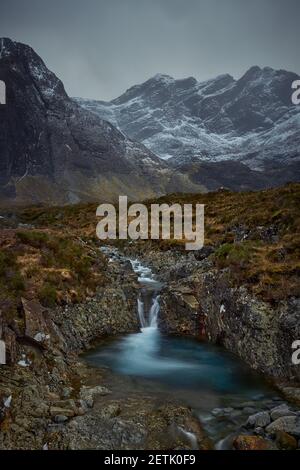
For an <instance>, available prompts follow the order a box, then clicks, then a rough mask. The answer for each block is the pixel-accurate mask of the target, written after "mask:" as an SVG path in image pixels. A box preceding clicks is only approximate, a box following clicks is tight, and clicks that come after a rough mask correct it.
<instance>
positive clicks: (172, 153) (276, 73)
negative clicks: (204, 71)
mask: <svg viewBox="0 0 300 470" xmlns="http://www.w3.org/2000/svg"><path fill="white" fill-rule="evenodd" d="M297 79H299V76H298V75H296V74H294V73H292V72H287V71H284V70H273V69H272V68H270V67H265V68H263V69H261V68H259V67H252V68H251V69H250V70H248V71H247V72H246V73H245V75H244V76H243V77H242V78H240V79H239V80H235V79H234V78H233V77H231V76H230V75H221V76H218V77H216V78H214V79H212V80H208V81H205V82H198V81H197V80H196V79H195V78H192V77H190V78H186V79H182V80H175V79H174V78H172V77H170V76H168V75H161V74H158V75H156V76H154V77H153V78H151V79H150V80H148V81H146V82H145V83H143V84H141V85H136V86H134V87H132V88H130V89H129V90H127V91H126V92H125V93H124V94H123V95H121V96H120V97H119V98H117V99H114V100H112V101H110V102H103V101H93V100H84V99H81V98H77V99H76V101H77V103H79V104H80V105H81V106H82V107H84V108H85V109H88V110H90V111H92V112H94V113H95V114H96V115H98V116H101V117H103V118H105V119H107V120H108V121H110V122H111V123H113V124H114V125H115V126H116V127H117V128H119V129H120V130H122V131H123V132H125V133H126V134H127V135H129V136H130V137H131V138H134V139H136V140H138V141H140V142H142V143H143V144H144V145H145V146H146V147H147V148H149V149H150V150H151V151H153V152H154V153H155V154H157V155H159V156H160V157H161V158H162V159H169V160H168V163H169V164H170V165H172V166H175V167H176V168H177V169H180V170H182V171H187V172H188V173H189V174H190V175H192V177H193V178H194V180H195V181H197V182H201V183H203V182H205V183H206V186H207V187H208V188H209V189H214V188H215V187H218V186H219V185H220V184H223V185H226V184H228V183H229V187H231V188H232V189H244V188H255V189H258V188H260V187H265V186H270V185H274V184H282V183H283V182H286V181H291V180H299V178H300V174H299V160H300V150H299V149H300V107H299V106H295V105H293V104H292V101H291V95H292V91H293V90H292V88H291V85H292V82H293V81H294V80H297ZM225 161H226V162H227V163H226V164H225V163H224V162H225ZM212 163H213V164H212ZM223 168H224V170H225V173H228V172H229V175H228V176H229V177H230V178H229V180H230V179H231V181H228V178H223V175H222V171H223ZM196 173H197V174H198V177H196V176H195V175H196Z"/></svg>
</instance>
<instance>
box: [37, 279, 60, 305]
mask: <svg viewBox="0 0 300 470" xmlns="http://www.w3.org/2000/svg"><path fill="white" fill-rule="evenodd" d="M38 297H39V300H40V302H41V304H42V305H44V307H49V308H51V307H54V306H55V304H56V288H55V287H54V286H53V285H51V284H49V283H46V284H44V286H43V287H42V288H41V289H40V291H39V293H38Z"/></svg>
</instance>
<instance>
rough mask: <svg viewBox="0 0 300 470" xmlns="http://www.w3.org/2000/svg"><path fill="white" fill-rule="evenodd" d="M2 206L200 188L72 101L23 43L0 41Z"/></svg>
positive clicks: (52, 202)
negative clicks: (4, 94)
mask: <svg viewBox="0 0 300 470" xmlns="http://www.w3.org/2000/svg"><path fill="white" fill-rule="evenodd" d="M0 80H3V81H4V82H5V84H6V88H7V100H6V101H7V102H6V104H5V105H1V106H0V201H1V203H8V202H9V203H16V204H18V203H22V204H31V203H47V204H67V203H75V202H79V201H100V200H108V201H110V200H115V199H116V198H117V196H118V195H119V194H126V195H128V196H129V197H130V198H132V199H135V198H137V199H138V198H141V197H152V196H155V195H158V194H165V193H168V192H172V191H174V190H182V191H189V190H193V189H195V190H196V189H197V188H198V190H199V186H197V185H194V184H193V183H191V182H190V181H189V180H188V178H187V177H186V176H185V175H182V174H181V173H180V171H177V170H174V169H170V168H169V167H168V166H167V165H166V163H165V162H163V161H162V160H161V159H159V158H158V157H157V156H155V155H154V154H153V153H152V152H151V151H150V150H148V149H147V148H146V147H145V146H144V145H143V144H141V143H137V142H135V141H134V140H132V139H130V138H128V137H127V136H126V135H124V134H123V133H122V132H120V131H119V130H117V129H116V128H115V127H114V126H113V125H111V124H110V123H108V122H106V121H105V120H103V119H101V118H100V117H98V116H97V115H95V114H93V113H90V112H89V111H86V110H84V109H83V108H82V107H80V106H79V105H77V104H76V103H74V101H73V100H71V99H70V98H69V97H68V95H67V93H66V91H65V89H64V86H63V84H62V82H61V81H60V80H59V79H58V78H57V77H56V76H55V75H54V73H52V72H51V71H49V70H48V69H47V67H46V65H45V64H44V62H43V61H42V59H41V58H40V57H39V56H38V55H37V54H36V53H35V52H34V51H33V49H32V48H31V47H29V46H27V45H24V44H20V43H17V42H13V41H11V40H10V39H6V38H3V39H0Z"/></svg>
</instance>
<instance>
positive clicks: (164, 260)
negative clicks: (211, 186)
mask: <svg viewBox="0 0 300 470" xmlns="http://www.w3.org/2000/svg"><path fill="white" fill-rule="evenodd" d="M132 249H133V250H134V247H133V248H132ZM131 255H132V253H131ZM137 255H138V256H140V257H141V258H142V259H143V260H144V261H145V262H146V263H147V264H148V265H150V266H151V267H152V268H153V269H154V270H155V271H156V272H157V273H158V275H159V276H160V277H161V278H162V279H163V280H164V282H166V286H165V288H164V290H163V291H162V294H161V300H160V307H161V308H160V314H159V326H160V329H161V331H163V332H164V333H166V334H172V335H185V336H191V337H195V338H199V339H202V340H208V341H211V342H213V343H215V344H219V345H222V346H224V347H225V348H226V349H227V350H229V351H231V352H233V353H234V354H236V355H237V356H239V357H240V358H241V359H242V360H243V361H245V363H247V364H248V365H249V366H250V367H251V368H253V369H254V370H257V371H258V372H260V373H262V374H264V375H265V376H269V377H273V378H275V379H276V380H278V381H282V380H283V381H284V380H288V381H291V382H295V383H299V381H300V370H299V366H297V365H294V364H293V363H292V353H293V350H292V344H293V342H294V341H295V340H297V339H298V338H299V337H300V309H299V299H297V298H291V299H289V300H287V301H282V302H280V303H279V304H278V305H277V306H276V307H273V306H272V305H271V304H269V303H266V302H264V301H262V300H260V299H258V298H256V297H255V296H254V295H253V294H251V293H250V292H248V290H247V289H246V287H245V286H240V287H238V288H233V287H231V286H230V282H229V280H228V272H226V269H224V270H219V271H218V270H216V269H214V267H213V265H212V263H211V261H210V260H209V259H203V260H201V259H200V260H197V259H196V258H195V255H194V254H193V253H190V254H188V255H186V254H180V253H178V252H177V253H176V251H174V252H172V251H167V252H161V251H160V252H158V251H154V250H153V251H151V250H150V249H149V250H147V252H145V253H141V254H140V253H137ZM200 258H201V257H200ZM182 271H184V275H183V276H182V274H181V273H182ZM284 394H285V395H286V396H289V397H290V399H291V400H293V401H295V402H299V388H292V387H290V388H289V389H284Z"/></svg>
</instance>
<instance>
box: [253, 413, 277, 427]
mask: <svg viewBox="0 0 300 470" xmlns="http://www.w3.org/2000/svg"><path fill="white" fill-rule="evenodd" d="M270 422H271V418H270V414H269V413H268V411H261V412H259V413H255V414H254V415H251V416H249V418H248V421H247V427H252V428H253V427H254V428H264V427H266V426H268V424H270Z"/></svg>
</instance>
